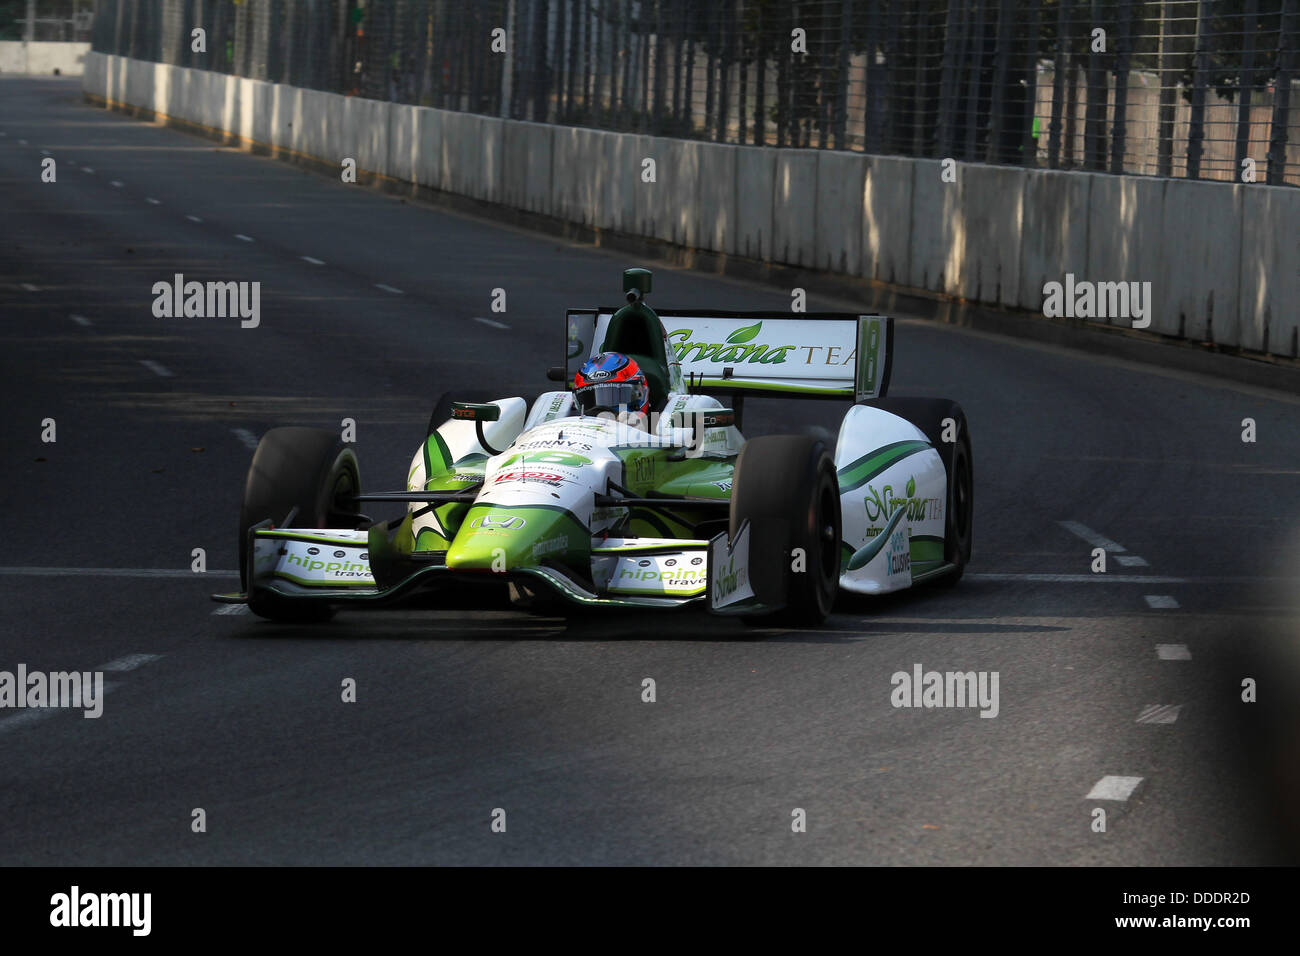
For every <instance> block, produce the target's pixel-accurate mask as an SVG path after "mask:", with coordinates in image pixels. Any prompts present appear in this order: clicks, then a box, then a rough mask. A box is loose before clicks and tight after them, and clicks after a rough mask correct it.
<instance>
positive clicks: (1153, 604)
mask: <svg viewBox="0 0 1300 956" xmlns="http://www.w3.org/2000/svg"><path fill="white" fill-rule="evenodd" d="M1142 597H1143V599H1144V600H1145V601H1146V602H1147V607H1150V608H1155V609H1156V610H1169V609H1171V608H1176V607H1180V606H1181V605H1180V604H1179V603H1178V602H1177V601H1176V600H1174V597H1173V595H1171V594H1144V595H1142Z"/></svg>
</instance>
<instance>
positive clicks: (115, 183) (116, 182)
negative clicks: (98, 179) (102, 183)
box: [109, 179, 122, 189]
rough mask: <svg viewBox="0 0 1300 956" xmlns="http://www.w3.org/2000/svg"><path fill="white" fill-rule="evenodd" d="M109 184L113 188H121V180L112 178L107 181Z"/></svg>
mask: <svg viewBox="0 0 1300 956" xmlns="http://www.w3.org/2000/svg"><path fill="white" fill-rule="evenodd" d="M109 185H110V186H112V187H113V188H114V189H121V188H122V180H120V179H114V180H113V181H112V182H110V183H109Z"/></svg>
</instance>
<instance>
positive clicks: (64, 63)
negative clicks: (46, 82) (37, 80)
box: [0, 40, 90, 76]
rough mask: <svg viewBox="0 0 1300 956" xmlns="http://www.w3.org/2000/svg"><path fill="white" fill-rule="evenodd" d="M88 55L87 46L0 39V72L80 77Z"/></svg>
mask: <svg viewBox="0 0 1300 956" xmlns="http://www.w3.org/2000/svg"><path fill="white" fill-rule="evenodd" d="M89 52H90V44H89V43H71V42H63V41H53V40H50V41H43V40H33V41H32V42H31V43H24V42H23V41H22V40H0V73H26V74H30V75H33V76H36V75H53V74H54V71H55V70H58V72H59V73H61V74H62V75H64V76H82V75H83V74H84V70H85V62H86V54H88V53H89Z"/></svg>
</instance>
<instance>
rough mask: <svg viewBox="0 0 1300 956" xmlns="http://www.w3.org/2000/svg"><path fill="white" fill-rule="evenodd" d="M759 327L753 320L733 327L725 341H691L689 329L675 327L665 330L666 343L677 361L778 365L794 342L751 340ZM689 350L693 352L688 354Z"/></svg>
mask: <svg viewBox="0 0 1300 956" xmlns="http://www.w3.org/2000/svg"><path fill="white" fill-rule="evenodd" d="M762 330H763V323H762V322H755V323H754V324H753V325H747V326H745V327H744V328H743V329H736V331H734V332H732V333H731V334H730V335H728V336H727V341H725V342H691V341H690V337H691V330H690V329H677V330H675V331H673V332H669V333H668V344H669V345H670V346H672V347H673V348H674V349H676V350H677V360H678V361H679V362H687V361H691V362H703V361H705V360H706V359H707V360H709V361H711V362H737V363H739V362H746V361H747V362H749V363H750V364H751V365H752V364H754V363H755V362H757V363H759V364H760V365H780V364H782V363H783V362H785V357H786V355H787V354H788V353H790V352H792V351H794V349H795V348H797V346H794V345H779V346H772V345H763V344H757V345H756V344H752V343H753V340H754V339H756V338H758V333H759V332H761V331H762ZM692 350H693V351H694V352H695V355H693V356H692V355H691V352H692Z"/></svg>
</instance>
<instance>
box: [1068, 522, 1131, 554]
mask: <svg viewBox="0 0 1300 956" xmlns="http://www.w3.org/2000/svg"><path fill="white" fill-rule="evenodd" d="M1056 523H1057V524H1059V525H1060V526H1061V527H1062V528H1064V529H1065V530H1066V531H1068V532H1070V534H1073V535H1077V536H1078V537H1080V538H1082V539H1083V540H1084V541H1087V542H1088V543H1089V544H1090V545H1092V546H1093V547H1094V548H1105V549H1106V550H1107V551H1115V552H1124V551H1127V550H1128V548H1126V547H1124V545H1122V544H1117V543H1116V542H1114V541H1112V540H1110V538H1107V537H1105V536H1104V535H1100V534H1098V533H1097V532H1095V531H1093V530H1092V529H1091V528H1089V527H1088V526H1087V525H1084V524H1079V522H1077V521H1058V522H1056Z"/></svg>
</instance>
